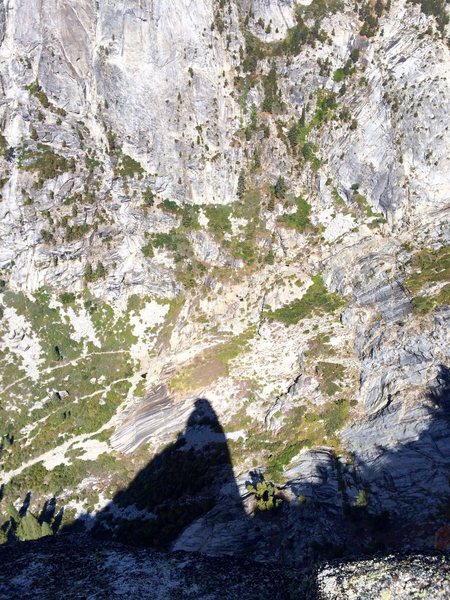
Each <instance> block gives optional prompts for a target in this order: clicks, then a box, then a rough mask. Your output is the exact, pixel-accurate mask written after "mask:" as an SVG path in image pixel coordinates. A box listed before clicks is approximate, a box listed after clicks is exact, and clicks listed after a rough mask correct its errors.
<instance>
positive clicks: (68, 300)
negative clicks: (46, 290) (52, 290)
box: [59, 292, 76, 304]
mask: <svg viewBox="0 0 450 600" xmlns="http://www.w3.org/2000/svg"><path fill="white" fill-rule="evenodd" d="M59 299H60V301H61V302H62V303H63V304H73V303H74V302H75V300H76V296H75V294H74V293H73V292H63V293H62V294H60V295H59Z"/></svg>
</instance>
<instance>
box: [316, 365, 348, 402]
mask: <svg viewBox="0 0 450 600" xmlns="http://www.w3.org/2000/svg"><path fill="white" fill-rule="evenodd" d="M317 370H318V372H319V375H320V381H321V385H320V387H321V390H322V392H323V393H324V394H326V395H327V396H333V395H334V394H336V393H337V392H340V391H341V388H340V386H339V385H338V384H337V383H336V381H341V380H342V378H343V377H344V374H345V367H344V365H341V364H339V363H332V362H319V363H318V364H317Z"/></svg>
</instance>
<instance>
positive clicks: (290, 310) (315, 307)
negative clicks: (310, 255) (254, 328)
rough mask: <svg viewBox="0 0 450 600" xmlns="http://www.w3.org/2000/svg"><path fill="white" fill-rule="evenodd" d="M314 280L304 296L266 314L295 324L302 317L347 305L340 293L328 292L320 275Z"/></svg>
mask: <svg viewBox="0 0 450 600" xmlns="http://www.w3.org/2000/svg"><path fill="white" fill-rule="evenodd" d="M312 280H313V283H312V285H311V286H310V287H309V288H308V289H307V290H306V292H305V294H304V295H303V296H302V298H300V299H298V300H294V301H293V302H291V303H290V304H287V305H286V306H282V307H281V308H278V309H276V310H274V311H266V313H265V316H266V317H267V318H268V319H269V320H271V321H281V322H282V323H284V324H285V325H294V324H296V323H298V322H299V321H300V320H301V319H305V318H307V317H311V316H313V315H316V316H317V315H323V314H330V313H333V312H335V311H336V310H338V309H339V308H342V307H343V306H344V305H345V303H344V301H343V299H342V298H341V297H340V296H339V295H338V294H336V293H333V292H328V290H327V289H326V287H325V285H324V283H323V280H322V277H321V276H320V275H315V276H314V277H312Z"/></svg>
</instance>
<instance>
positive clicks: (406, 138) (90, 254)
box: [0, 0, 450, 561]
mask: <svg viewBox="0 0 450 600" xmlns="http://www.w3.org/2000/svg"><path fill="white" fill-rule="evenodd" d="M379 4H380V3H377V6H378V8H377V9H376V10H378V12H380V13H381V14H380V16H379V19H378V24H377V25H376V26H373V27H372V30H371V27H368V25H367V23H368V22H369V21H370V18H368V16H367V15H368V13H367V11H369V12H370V10H371V9H370V8H368V6H369V5H367V6H365V5H364V6H363V5H361V6H359V7H357V8H358V10H356V8H355V6H354V4H353V3H350V2H345V1H344V2H342V3H335V2H318V1H316V0H313V2H312V3H309V2H293V1H292V0H277V1H276V0H241V1H240V2H234V1H231V0H225V1H222V0H219V1H215V0H214V1H213V0H201V1H199V2H192V1H188V0H177V1H176V2H175V1H168V0H141V1H139V2H138V1H137V0H121V1H119V2H118V1H115V0H114V1H113V0H102V1H100V2H94V1H93V0H79V1H75V0H59V1H56V0H32V1H31V2H30V1H28V0H27V1H25V0H4V1H0V79H1V97H0V124H1V131H0V133H1V136H0V187H1V189H0V193H1V199H0V200H1V201H0V268H1V269H2V271H1V274H0V298H1V299H0V315H1V318H0V339H1V341H2V348H0V372H1V376H0V379H1V380H2V383H1V386H0V406H1V407H2V409H4V410H6V411H7V419H5V420H4V425H2V428H0V447H1V456H0V457H1V460H2V463H3V464H2V467H3V476H2V481H4V482H5V483H7V484H8V485H7V487H6V492H5V501H4V502H3V504H4V505H5V506H6V503H7V502H9V501H12V502H15V504H16V505H17V506H18V505H19V501H20V498H21V496H23V495H24V494H25V493H26V492H27V491H29V489H31V488H30V486H31V487H33V485H34V486H35V489H33V492H34V494H33V500H32V508H33V510H35V511H37V510H38V508H39V506H41V505H43V503H44V501H45V500H46V499H47V498H48V497H51V495H53V494H55V495H56V496H57V498H58V502H60V503H61V505H63V504H65V506H66V507H67V509H68V510H67V515H68V516H67V521H69V520H70V518H71V517H73V516H74V515H73V514H72V513H70V510H71V509H73V510H76V512H77V514H78V516H80V515H81V514H84V517H83V518H85V520H86V515H85V513H86V512H95V511H97V512H99V513H101V512H102V511H103V509H104V507H105V505H107V503H108V498H112V497H113V496H114V494H115V492H117V491H118V490H119V489H124V488H126V487H127V485H128V484H129V483H130V480H131V479H132V478H133V477H134V475H135V474H136V473H137V472H138V470H139V469H140V468H141V467H143V466H144V465H145V464H147V463H148V462H149V460H150V457H153V456H155V454H156V453H157V452H158V451H160V450H161V448H162V447H163V446H166V450H167V448H169V449H170V448H173V447H172V446H171V444H172V443H173V441H174V439H177V440H178V442H177V443H178V444H180V445H182V442H180V440H182V441H183V440H185V441H186V440H187V441H186V447H185V448H184V450H183V449H181V450H179V452H180V453H179V454H176V456H178V459H177V460H181V462H182V463H183V458H182V457H185V456H186V454H183V453H184V452H188V451H189V450H192V449H196V451H198V448H197V445H196V444H195V443H191V442H192V440H191V438H190V436H189V435H188V430H189V426H188V425H187V423H189V419H190V416H192V411H193V410H194V406H195V401H196V400H197V399H198V398H204V399H207V400H208V402H209V403H210V405H211V406H212V408H213V411H215V414H216V415H217V420H218V423H219V425H217V424H216V429H217V428H219V429H220V427H223V429H224V431H222V430H220V432H219V438H220V440H219V444H218V441H217V436H216V437H214V436H212V437H211V438H210V442H211V444H212V443H215V444H216V445H217V444H218V445H219V446H221V445H224V444H225V443H227V444H228V446H229V449H230V455H228V454H227V456H228V463H227V465H226V466H227V467H228V470H229V471H230V472H231V466H230V463H231V462H232V463H233V468H234V473H235V475H236V477H237V483H238V487H239V492H238V491H237V487H236V485H235V484H234V481H233V482H230V481H228V483H227V484H224V485H223V486H222V489H214V494H215V495H214V502H213V504H214V506H213V507H212V508H211V498H212V497H209V496H208V497H207V498H206V500H205V498H203V500H204V503H203V504H202V506H201V508H199V507H198V506H195V507H194V508H193V509H192V511H191V512H192V514H191V513H189V517H186V520H183V519H184V517H183V519H182V518H180V520H179V521H180V522H181V525H180V531H178V533H177V535H176V536H174V535H172V537H171V538H170V542H171V544H172V547H174V548H175V549H178V550H189V551H192V550H198V551H202V552H206V553H209V554H212V555H220V554H233V553H236V554H237V553H243V554H251V555H252V556H254V557H257V558H259V559H261V560H272V559H283V560H285V559H286V560H293V561H296V560H298V557H299V556H301V557H302V558H305V559H307V558H309V557H311V556H314V555H315V554H321V553H322V554H325V555H327V553H328V555H332V554H333V553H336V552H339V551H340V550H339V549H340V548H343V547H347V546H348V547H352V548H357V549H359V550H364V551H371V549H373V548H375V547H379V545H385V546H396V545H401V544H403V543H408V544H410V545H415V546H417V547H427V548H429V547H432V546H433V544H434V543H435V542H434V533H435V531H436V530H439V528H440V527H442V525H443V522H444V520H445V511H443V510H442V508H441V507H442V505H443V503H445V501H446V498H447V496H448V491H449V490H448V489H447V487H448V485H447V482H448V478H447V473H448V468H449V462H448V456H449V455H450V454H449V452H448V450H449V448H448V440H449V435H448V433H449V432H448V420H447V410H448V406H447V404H446V402H447V397H448V394H449V388H448V366H449V348H450V344H449V333H448V332H449V319H450V315H449V311H448V302H449V294H448V289H447V288H446V287H445V286H446V284H447V283H448V277H449V267H448V244H449V239H450V228H449V220H448V214H449V213H448V200H449V195H450V188H449V184H448V172H449V168H450V164H449V156H450V147H449V146H450V136H449V135H448V126H449V119H448V115H449V114H450V110H449V108H450V107H449V102H450V101H449V98H450V94H449V91H450V90H449V88H450V85H449V84H450V79H449V78H450V75H449V73H450V70H449V68H448V67H449V56H448V46H447V45H446V43H445V41H444V39H443V35H442V27H439V26H438V24H437V21H436V19H435V17H433V16H430V15H429V16H426V15H425V14H423V13H422V12H421V9H420V6H419V5H417V4H413V3H410V2H407V1H405V0H393V2H392V3H389V6H388V5H387V4H386V3H381V4H383V6H381V7H380V6H379ZM374 10H375V9H374ZM374 14H375V13H373V14H372V17H373V18H374ZM441 16H442V15H441ZM440 18H441V17H440V16H439V15H438V19H440ZM372 20H373V19H372ZM439 22H441V21H439ZM444 29H445V27H444ZM220 424H221V425H220ZM186 427H187V430H186V431H185V429H186ZM194 430H195V428H194ZM183 431H184V434H182V433H180V432H183ZM195 431H197V430H195ZM216 434H217V431H216ZM183 436H184V437H183ZM201 442H202V444H201V445H205V440H204V439H203V438H202V440H201ZM176 449H177V450H178V446H177V447H176ZM169 454H170V453H169ZM162 456H163V457H165V456H167V455H166V454H164V452H163V453H162ZM170 456H172V455H170ZM180 457H181V458H180ZM170 460H172V458H171V459H170ZM155 464H157V463H155ZM222 467H223V465H222ZM62 468H64V469H66V470H67V472H68V473H69V474H68V475H67V476H66V479H65V480H64V481H65V483H64V482H63V483H61V481H62V480H61V477H62V476H61V469H62ZM170 468H172V469H173V468H174V467H173V465H172V466H171V467H170ZM182 468H183V469H184V470H186V469H188V468H189V465H188V466H187V467H186V465H185V463H183V467H182ZM191 468H192V469H193V470H195V469H194V467H192V465H191ZM195 468H197V467H195ZM214 468H215V467H214ZM42 469H45V472H43V471H42ZM211 469H213V467H211V468H206V467H205V472H206V473H209V471H210V470H211ZM251 472H253V473H252V474H251ZM260 474H264V476H265V477H266V480H268V481H269V480H274V481H275V482H276V483H277V485H278V488H277V489H278V492H277V494H278V495H279V496H280V499H281V498H282V499H283V506H282V508H281V510H279V511H277V510H275V511H274V513H271V514H273V517H271V518H267V519H266V518H260V516H259V515H258V510H257V502H258V498H257V494H256V496H255V493H254V492H252V491H248V489H247V488H246V485H247V484H248V483H249V482H250V481H251V482H253V483H255V482H256V480H257V479H258V477H259V475H260ZM183 475H184V473H183ZM179 477H180V478H182V476H181V475H180V476H179ZM255 478H256V479H255ZM138 481H139V479H138ZM30 482H31V483H30ZM36 482H38V483H36ZM163 483H164V485H165V487H170V486H169V485H168V484H167V481H164V482H163ZM188 483H189V482H188ZM255 485H256V483H255ZM210 487H211V486H210ZM212 487H215V488H220V485H219V482H217V485H216V486H212ZM25 488H27V489H26V490H25ZM130 489H133V486H131V488H130ZM208 489H209V488H208ZM255 489H256V488H255ZM230 490H231V491H232V492H233V493H230ZM208 493H210V489H209V491H208ZM115 500H116V504H115V505H114V506H115V509H114V510H115V511H116V512H115V513H114V514H116V516H117V514H120V512H121V511H122V514H123V515H125V516H126V518H127V519H128V520H132V519H133V517H132V516H131V517H130V515H136V514H139V515H142V514H143V511H144V512H145V511H146V513H145V514H146V516H147V520H148V521H152V520H154V518H155V515H156V514H159V512H158V511H160V507H159V506H158V505H155V504H151V503H150V504H146V505H145V506H144V505H142V506H138V509H136V508H135V507H133V506H131V507H130V506H128V507H124V506H123V505H122V506H121V507H120V508H119V505H120V495H119V496H117V497H116V498H115ZM149 502H150V501H149ZM135 503H136V504H137V505H139V501H138V500H136V501H135ZM3 504H2V505H1V511H2V512H1V514H2V515H3V516H4V519H6V518H7V517H6V512H5V511H6V508H5V507H4V506H3ZM144 504H145V503H144ZM116 505H117V506H116ZM243 509H245V510H243ZM136 511H137V512H136ZM386 511H387V512H389V515H390V518H391V521H390V530H389V531H390V534H389V531H386V527H385V529H382V528H381V529H382V531H381V533H380V532H378V531H377V527H378V525H379V524H380V522H379V521H377V519H381V518H385V521H384V524H385V525H386V519H387V516H386V514H385V512H386ZM113 512H114V511H113ZM102 514H103V513H102ZM105 514H106V513H105ZM244 514H246V515H247V516H243V515H244ZM192 515H194V516H192ZM2 518H3V517H2ZM394 521H395V525H393V524H392V523H394ZM2 522H3V521H1V520H0V524H1V523H2ZM412 523H415V524H416V525H417V527H416V528H415V530H414V531H415V533H414V536H413V537H414V539H412V535H411V524H412ZM91 524H92V523H91ZM377 524H378V525H377ZM5 527H6V526H5ZM149 527H150V526H149ZM359 529H361V530H363V531H364V535H363V536H362V537H361V539H359V538H358V542H357V543H356V542H355V538H356V537H357V533H358V530H359ZM388 529H389V528H388ZM305 530H307V532H308V533H307V534H305ZM172 533H173V532H172ZM274 539H275V540H277V544H275V545H274V544H273V540H274ZM355 543H356V546H355Z"/></svg>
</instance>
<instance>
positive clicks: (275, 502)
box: [247, 481, 283, 512]
mask: <svg viewBox="0 0 450 600" xmlns="http://www.w3.org/2000/svg"><path fill="white" fill-rule="evenodd" d="M247 491H248V492H250V493H251V494H253V495H254V497H255V501H256V510H258V511H260V512H263V511H267V510H275V509H276V508H280V506H281V505H282V503H283V500H282V498H280V496H279V495H278V489H277V488H276V486H275V485H274V484H273V483H270V482H267V481H258V482H257V483H255V484H253V485H248V486H247Z"/></svg>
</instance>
